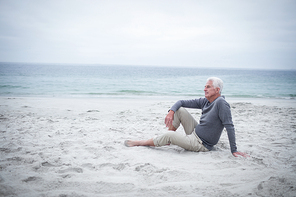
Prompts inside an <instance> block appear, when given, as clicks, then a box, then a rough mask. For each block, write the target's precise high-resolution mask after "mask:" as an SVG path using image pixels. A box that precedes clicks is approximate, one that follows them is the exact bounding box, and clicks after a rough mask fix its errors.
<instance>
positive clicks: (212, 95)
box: [204, 81, 220, 102]
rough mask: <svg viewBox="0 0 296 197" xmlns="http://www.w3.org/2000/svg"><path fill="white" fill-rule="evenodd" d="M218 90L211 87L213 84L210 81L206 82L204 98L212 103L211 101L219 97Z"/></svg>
mask: <svg viewBox="0 0 296 197" xmlns="http://www.w3.org/2000/svg"><path fill="white" fill-rule="evenodd" d="M219 90H220V88H214V86H213V82H212V81H208V82H207V83H206V85H205V89H204V91H205V97H206V98H207V99H208V100H209V101H210V102H212V99H216V98H217V97H218V96H220V94H219Z"/></svg>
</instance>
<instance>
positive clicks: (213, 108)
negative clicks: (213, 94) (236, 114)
mask: <svg viewBox="0 0 296 197" xmlns="http://www.w3.org/2000/svg"><path fill="white" fill-rule="evenodd" d="M180 107H185V108H196V109H202V115H201V117H200V123H199V124H197V126H196V127H195V132H196V134H197V136H198V137H199V138H200V139H201V140H202V142H203V145H204V146H205V147H206V148H207V149H209V150H212V149H213V146H214V145H216V144H217V143H218V141H219V139H220V136H221V133H222V131H223V129H224V127H225V128H226V131H227V134H228V139H229V144H230V149H231V152H232V153H234V152H237V147H236V143H235V130H234V126H233V123H232V117H231V111H230V106H229V104H228V103H227V102H226V101H225V99H224V96H220V97H218V98H217V99H216V100H215V101H213V102H212V103H210V102H209V101H208V100H207V99H206V98H199V99H193V100H180V101H178V102H176V103H175V104H174V105H173V106H172V108H171V110H173V111H174V112H175V111H177V110H178V109H179V108H180Z"/></svg>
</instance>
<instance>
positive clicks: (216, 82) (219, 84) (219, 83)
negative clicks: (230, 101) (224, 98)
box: [207, 77, 223, 94]
mask: <svg viewBox="0 0 296 197" xmlns="http://www.w3.org/2000/svg"><path fill="white" fill-rule="evenodd" d="M208 81H212V82H213V86H214V88H220V91H219V94H221V92H222V89H223V81H222V80H221V79H219V78H218V77H210V78H208V79H207V82H208Z"/></svg>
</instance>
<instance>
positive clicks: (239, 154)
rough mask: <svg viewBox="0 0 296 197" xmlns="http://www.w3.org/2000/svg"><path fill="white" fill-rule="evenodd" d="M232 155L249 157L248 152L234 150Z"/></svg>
mask: <svg viewBox="0 0 296 197" xmlns="http://www.w3.org/2000/svg"><path fill="white" fill-rule="evenodd" d="M232 154H233V156H235V157H238V156H243V157H250V156H249V155H248V154H246V153H242V152H235V153H232Z"/></svg>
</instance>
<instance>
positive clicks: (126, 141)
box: [124, 140, 135, 147]
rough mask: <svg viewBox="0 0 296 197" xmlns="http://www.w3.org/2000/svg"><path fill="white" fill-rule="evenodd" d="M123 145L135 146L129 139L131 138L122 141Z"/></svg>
mask: <svg viewBox="0 0 296 197" xmlns="http://www.w3.org/2000/svg"><path fill="white" fill-rule="evenodd" d="M124 145H125V146H126V147H133V146H135V145H134V144H133V141H131V140H125V141H124Z"/></svg>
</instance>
